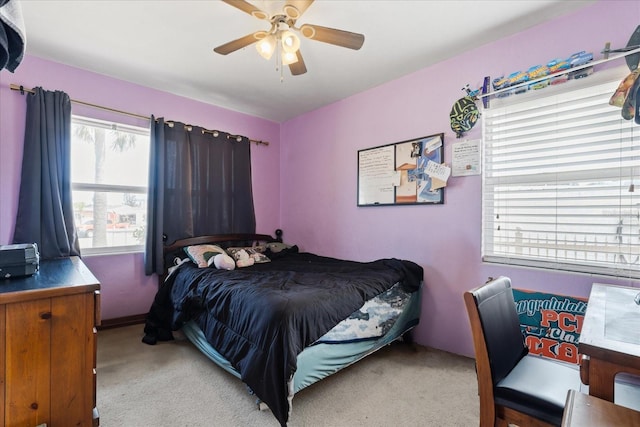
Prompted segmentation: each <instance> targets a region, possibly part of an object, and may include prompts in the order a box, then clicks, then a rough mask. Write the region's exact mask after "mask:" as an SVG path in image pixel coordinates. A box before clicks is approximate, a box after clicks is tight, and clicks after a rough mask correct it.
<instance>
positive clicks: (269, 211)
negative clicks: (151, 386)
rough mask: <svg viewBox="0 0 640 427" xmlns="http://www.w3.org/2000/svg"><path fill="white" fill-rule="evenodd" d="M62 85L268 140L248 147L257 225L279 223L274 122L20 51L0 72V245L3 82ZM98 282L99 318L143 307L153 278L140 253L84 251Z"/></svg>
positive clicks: (5, 185)
mask: <svg viewBox="0 0 640 427" xmlns="http://www.w3.org/2000/svg"><path fill="white" fill-rule="evenodd" d="M11 83H14V84H18V85H23V86H25V87H27V88H31V87H35V86H42V87H43V88H44V89H48V90H63V91H65V92H67V93H68V94H69V96H70V97H71V98H72V99H76V100H80V101H85V102H89V103H93V104H98V105H103V106H106V107H110V108H115V109H119V110H124V111H127V112H130V113H135V114H139V115H143V116H150V115H151V114H153V115H155V116H156V117H165V118H166V119H168V120H176V121H181V122H184V123H190V124H194V125H198V126H202V127H204V128H207V129H219V130H223V131H227V132H230V133H232V134H241V135H245V136H248V137H249V138H252V139H257V140H263V141H269V143H270V145H269V146H264V145H260V146H256V145H252V146H251V151H252V153H251V157H252V176H253V188H254V201H255V209H256V219H257V230H258V232H261V233H268V234H272V233H273V231H274V230H275V229H276V228H279V226H280V205H279V199H280V183H279V175H278V171H279V170H280V126H279V124H277V123H274V122H271V121H268V120H264V119H259V118H256V117H252V116H248V115H246V114H241V113H237V112H233V111H230V110H226V109H223V108H219V107H214V106H212V105H208V104H204V103H201V102H198V101H193V100H190V99H186V98H182V97H179V96H175V95H172V94H169V93H166V92H161V91H157V90H153V89H149V88H145V87H142V86H138V85H134V84H131V83H128V82H124V81H122V80H116V79H112V78H109V77H105V76H103V75H100V74H95V73H91V72H87V71H84V70H80V69H77V68H72V67H68V66H65V65H62V64H58V63H54V62H50V61H46V60H43V59H40V58H36V57H32V56H27V57H26V58H25V60H24V61H23V62H22V64H20V66H19V67H18V69H17V70H16V72H15V73H14V74H12V73H9V72H8V71H6V70H2V71H0V244H7V243H10V242H11V240H12V238H13V227H14V224H15V215H16V211H17V201H18V193H19V183H20V170H21V166H22V146H23V139H24V117H25V112H26V100H25V97H24V96H22V95H20V93H19V92H17V91H12V90H10V89H9V84H11ZM72 112H73V113H74V114H78V115H83V116H87V117H94V118H98V119H104V120H114V121H121V122H124V123H128V124H132V125H138V126H148V122H147V121H146V120H142V119H136V118H131V117H129V116H125V115H121V114H114V113H109V112H105V111H103V110H99V109H95V108H90V107H85V106H82V105H80V104H73V106H72ZM83 259H84V261H85V263H86V264H87V266H88V267H89V268H90V269H91V270H92V271H93V273H94V274H95V276H96V277H97V278H98V279H99V280H100V282H101V283H102V291H101V292H102V318H103V319H113V318H118V317H124V316H130V315H137V314H142V313H146V312H147V311H148V309H149V306H150V305H151V302H152V300H153V296H154V295H155V292H156V289H157V277H156V276H155V275H154V276H145V275H144V266H143V255H142V254H141V253H137V254H123V255H110V256H85V257H83Z"/></svg>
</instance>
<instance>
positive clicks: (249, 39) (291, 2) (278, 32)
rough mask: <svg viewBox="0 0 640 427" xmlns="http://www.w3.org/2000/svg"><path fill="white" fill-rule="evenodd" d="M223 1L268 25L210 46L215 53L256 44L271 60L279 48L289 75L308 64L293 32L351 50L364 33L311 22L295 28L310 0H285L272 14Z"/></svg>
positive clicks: (302, 70)
mask: <svg viewBox="0 0 640 427" xmlns="http://www.w3.org/2000/svg"><path fill="white" fill-rule="evenodd" d="M222 1H223V2H225V3H227V4H229V5H231V6H233V7H235V8H238V9H240V10H241V11H243V12H246V13H248V14H250V15H252V16H254V17H256V18H258V19H261V20H265V21H269V22H270V23H271V28H270V29H269V30H268V31H256V32H254V33H251V34H248V35H246V36H244V37H241V38H239V39H237V40H233V41H230V42H228V43H225V44H223V45H220V46H218V47H216V48H215V49H213V50H214V52H216V53H219V54H221V55H227V54H229V53H231V52H235V51H236V50H239V49H242V48H243V47H246V46H249V45H250V44H253V43H257V44H256V48H257V50H258V53H260V55H261V56H262V57H264V58H265V59H270V58H271V56H272V55H273V53H274V52H275V51H276V50H280V61H281V65H283V66H284V65H288V66H289V70H291V74H293V75H294V76H297V75H300V74H304V73H306V72H307V67H306V66H305V64H304V59H302V54H301V53H300V39H299V38H298V36H297V35H296V34H295V33H294V31H295V32H297V33H300V34H301V35H302V36H303V37H305V38H308V39H311V40H317V41H320V42H324V43H329V44H333V45H336V46H341V47H346V48H349V49H354V50H358V49H360V48H361V47H362V44H363V43H364V35H362V34H358V33H352V32H349V31H343V30H336V29H334V28H327V27H321V26H320V25H311V24H304V25H302V26H300V27H296V21H297V20H298V19H299V18H300V16H301V15H302V14H303V13H304V12H305V11H306V10H307V9H308V8H309V6H311V4H312V3H313V0H287V1H286V2H285V4H284V6H283V8H282V12H281V13H276V14H273V15H269V14H268V13H266V12H264V11H262V10H261V9H259V8H258V7H256V6H254V5H252V4H251V3H249V2H246V1H244V0H222ZM292 30H294V31H292Z"/></svg>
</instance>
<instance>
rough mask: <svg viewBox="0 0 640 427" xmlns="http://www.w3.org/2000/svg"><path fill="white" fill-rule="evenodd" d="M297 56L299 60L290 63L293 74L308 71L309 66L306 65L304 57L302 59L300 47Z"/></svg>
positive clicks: (296, 74)
mask: <svg viewBox="0 0 640 427" xmlns="http://www.w3.org/2000/svg"><path fill="white" fill-rule="evenodd" d="M296 56H297V57H298V62H294V63H293V64H289V70H290V71H291V74H292V75H294V76H299V75H300V74H304V73H306V72H307V67H306V65H304V59H302V54H301V53H300V49H298V51H297V52H296Z"/></svg>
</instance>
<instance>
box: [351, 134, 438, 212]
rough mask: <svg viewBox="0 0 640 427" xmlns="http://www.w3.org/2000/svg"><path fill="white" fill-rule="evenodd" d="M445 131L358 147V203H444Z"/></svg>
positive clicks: (360, 204) (366, 204)
mask: <svg viewBox="0 0 640 427" xmlns="http://www.w3.org/2000/svg"><path fill="white" fill-rule="evenodd" d="M443 162H444V133H437V134H433V135H428V136H423V137H420V138H415V139H409V140H406V141H400V142H395V143H392V144H386V145H380V146H377V147H372V148H366V149H362V150H358V186H357V187H358V194H357V202H358V206H397V205H438V204H444V183H443V182H441V181H439V180H438V179H436V178H433V177H432V176H430V175H429V173H428V167H429V170H431V169H432V168H433V167H434V166H437V165H441V164H442V163H443Z"/></svg>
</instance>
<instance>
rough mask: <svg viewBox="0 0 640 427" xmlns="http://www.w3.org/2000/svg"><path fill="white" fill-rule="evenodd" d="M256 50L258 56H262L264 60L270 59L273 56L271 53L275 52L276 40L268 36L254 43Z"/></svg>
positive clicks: (271, 35)
mask: <svg viewBox="0 0 640 427" xmlns="http://www.w3.org/2000/svg"><path fill="white" fill-rule="evenodd" d="M256 49H257V50H258V53H259V54H260V56H262V57H263V58H264V59H266V60H269V59H271V56H273V52H274V51H275V50H276V38H275V37H274V36H273V34H269V35H268V36H266V37H264V38H263V39H262V40H260V41H259V42H258V43H256Z"/></svg>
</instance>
